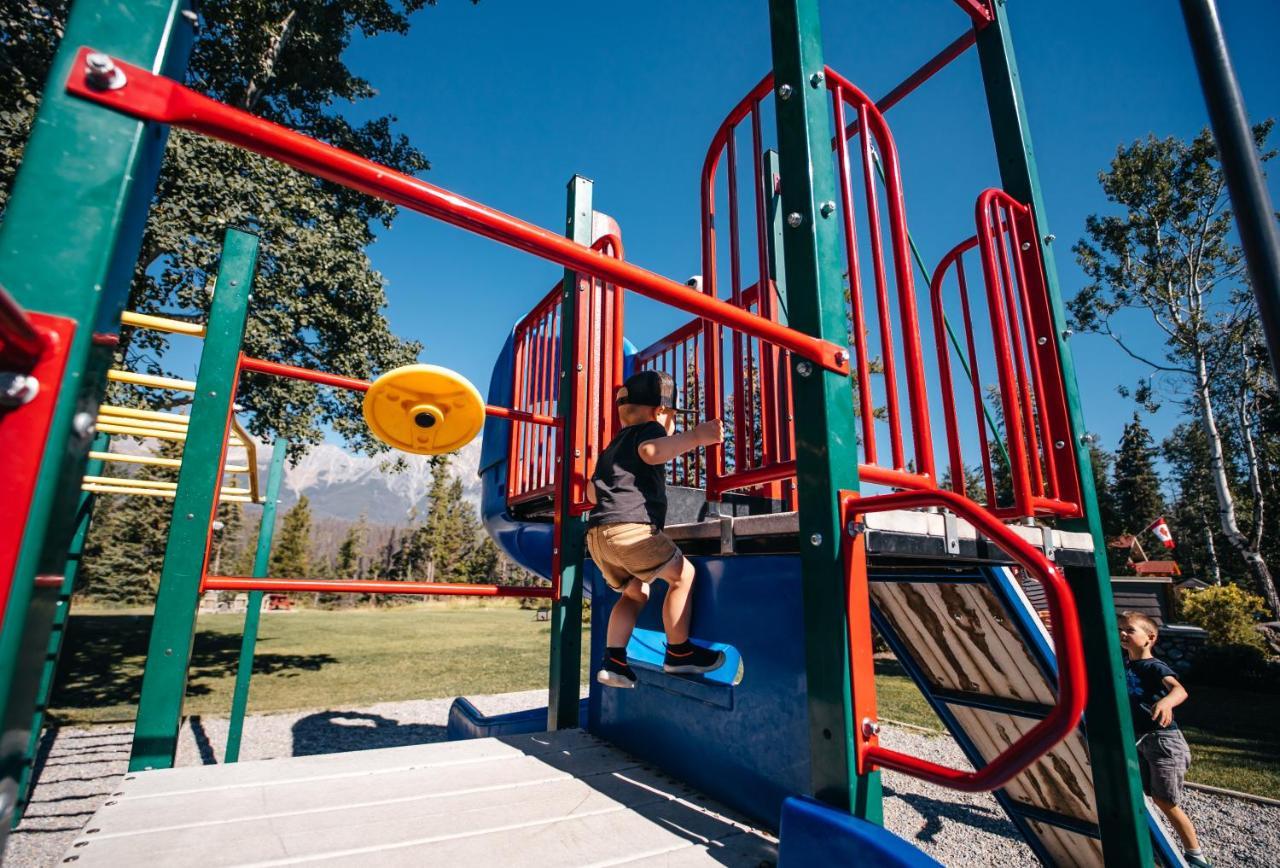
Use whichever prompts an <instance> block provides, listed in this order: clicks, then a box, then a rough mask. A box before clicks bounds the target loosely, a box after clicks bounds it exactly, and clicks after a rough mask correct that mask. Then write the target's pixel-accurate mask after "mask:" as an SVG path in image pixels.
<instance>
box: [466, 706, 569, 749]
mask: <svg viewBox="0 0 1280 868" xmlns="http://www.w3.org/2000/svg"><path fill="white" fill-rule="evenodd" d="M578 714H579V719H581V718H585V717H586V715H587V701H586V700H585V699H584V700H582V708H581V709H580V710H579V712H578ZM546 730H547V709H546V708H545V707H544V708H530V709H527V710H525V711H513V712H510V713H509V714H494V715H484V714H481V713H480V710H479V709H478V708H476V707H475V706H474V705H472V704H471V702H470V701H468V700H467V699H466V698H465V697H462V696H459V697H458V698H457V699H455V700H454V701H453V705H451V706H450V707H449V723H448V728H447V730H446V735H447V738H448V739H449V741H462V740H463V739H468V738H491V737H493V736H498V735H519V734H521V733H526V732H546Z"/></svg>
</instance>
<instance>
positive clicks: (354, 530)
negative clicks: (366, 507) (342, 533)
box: [336, 513, 369, 579]
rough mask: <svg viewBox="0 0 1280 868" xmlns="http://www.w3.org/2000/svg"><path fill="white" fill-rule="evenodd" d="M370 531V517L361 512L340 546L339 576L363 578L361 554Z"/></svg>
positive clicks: (337, 565)
mask: <svg viewBox="0 0 1280 868" xmlns="http://www.w3.org/2000/svg"><path fill="white" fill-rule="evenodd" d="M368 533H369V523H368V518H367V516H366V515H365V514H364V513H360V519H359V520H358V521H357V522H356V523H355V524H353V525H351V527H350V528H348V529H347V535H346V537H345V538H344V539H343V540H342V545H340V546H338V562H337V564H336V567H337V572H338V577H339V578H343V579H362V578H364V576H362V575H360V564H361V559H360V554H361V552H363V551H364V547H365V542H366V537H367V536H368Z"/></svg>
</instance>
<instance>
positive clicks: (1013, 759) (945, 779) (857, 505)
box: [840, 489, 1088, 792]
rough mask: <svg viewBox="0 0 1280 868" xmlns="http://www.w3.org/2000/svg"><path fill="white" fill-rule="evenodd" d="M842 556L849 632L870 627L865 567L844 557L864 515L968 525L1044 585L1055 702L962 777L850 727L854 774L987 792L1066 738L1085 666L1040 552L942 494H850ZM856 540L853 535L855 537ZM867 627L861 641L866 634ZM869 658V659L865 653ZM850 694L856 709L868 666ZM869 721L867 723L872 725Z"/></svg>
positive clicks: (1062, 586) (844, 502) (845, 496)
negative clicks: (944, 516) (926, 516)
mask: <svg viewBox="0 0 1280 868" xmlns="http://www.w3.org/2000/svg"><path fill="white" fill-rule="evenodd" d="M840 501H841V507H842V513H843V521H842V525H843V527H844V528H845V531H844V547H843V548H844V551H845V553H846V562H845V564H846V590H847V601H848V607H849V611H848V617H849V623H850V630H852V629H853V625H854V624H864V623H865V624H868V626H869V622H870V616H869V609H870V593H869V589H868V587H867V571H866V568H865V564H863V565H862V568H861V569H858V564H856V563H855V562H854V560H853V558H852V557H851V556H852V555H853V553H855V551H856V550H857V548H858V539H857V538H856V537H855V535H853V534H851V533H850V531H851V530H853V531H856V530H857V529H858V527H859V522H860V519H861V516H863V515H865V514H867V513H869V512H884V511H887V510H894V509H914V508H919V507H926V506H941V507H944V508H946V509H949V510H951V511H952V512H954V513H955V514H956V515H958V516H960V517H961V518H963V519H965V520H966V521H968V522H969V523H970V524H972V525H973V526H974V528H975V529H976V530H977V531H978V532H979V533H981V534H983V535H984V536H986V537H987V538H988V539H990V540H991V541H992V542H993V543H995V544H996V545H997V546H999V547H1000V548H1001V549H1003V550H1004V551H1005V552H1006V553H1007V554H1009V555H1010V556H1011V557H1012V558H1013V559H1014V560H1015V561H1016V562H1017V563H1018V564H1020V565H1021V566H1022V567H1023V569H1025V570H1026V571H1027V573H1028V574H1029V575H1031V577H1032V578H1034V579H1035V580H1036V581H1038V582H1039V583H1040V584H1041V585H1043V586H1044V590H1045V599H1046V600H1047V601H1048V603H1049V622H1050V630H1051V633H1052V636H1053V647H1054V652H1055V654H1056V656H1057V665H1058V684H1057V687H1058V701H1057V703H1056V704H1055V705H1054V706H1053V708H1052V709H1051V710H1050V712H1049V713H1048V715H1046V716H1045V717H1044V718H1043V719H1042V720H1040V721H1039V722H1037V723H1036V725H1035V726H1033V727H1032V728H1031V729H1029V730H1027V732H1026V733H1025V734H1024V735H1022V736H1021V737H1020V738H1019V739H1018V740H1017V741H1015V742H1014V743H1013V744H1012V745H1010V746H1009V747H1008V748H1006V749H1005V750H1004V751H1003V752H1002V753H1000V754H999V755H998V756H996V757H995V758H993V759H992V760H990V761H989V762H988V763H987V764H986V765H984V766H983V767H982V768H980V769H978V770H977V771H971V772H966V771H961V770H960V769H953V768H948V767H946V766H942V765H938V764H937V763H932V762H929V761H928V760H923V759H920V758H919V757H914V756H910V755H908V754H904V753H900V752H898V751H894V750H889V749H887V748H883V747H880V746H879V744H877V743H875V740H874V736H873V731H872V730H871V729H864V728H863V727H862V726H861V721H860V720H858V721H856V722H855V724H856V725H855V730H857V731H856V732H855V734H854V744H855V749H856V752H857V762H858V772H859V773H860V774H866V773H867V772H869V771H871V770H873V769H874V768H877V767H879V768H886V769H893V770H894V771H899V772H902V773H903V774H908V775H911V776H912V777H917V778H920V779H922V780H926V781H930V782H931V783H935V784H939V785H941V786H945V787H950V788H952V789H957V790H962V791H965V792H980V791H984V790H994V789H996V788H998V787H1000V786H1003V785H1004V784H1006V783H1008V782H1009V781H1010V780H1011V779H1012V778H1014V777H1015V776H1017V775H1018V774H1021V773H1022V772H1023V771H1025V770H1026V769H1027V768H1028V767H1030V766H1031V764H1032V763H1034V762H1035V761H1036V760H1037V759H1039V758H1040V757H1041V756H1043V755H1044V754H1045V753H1047V752H1048V751H1049V750H1050V749H1051V748H1052V747H1053V746H1054V745H1056V744H1058V743H1059V742H1060V741H1062V740H1063V739H1064V738H1066V737H1067V736H1068V735H1070V734H1071V732H1072V731H1073V730H1074V729H1075V728H1076V725H1077V724H1078V723H1079V721H1080V717H1081V715H1083V714H1084V707H1085V702H1086V701H1087V699H1088V679H1087V676H1086V673H1085V667H1084V644H1083V642H1082V640H1081V637H1080V620H1079V617H1078V615H1077V613H1076V604H1075V597H1074V595H1073V594H1072V593H1071V587H1070V586H1069V585H1068V584H1067V580H1066V577H1065V576H1063V574H1062V571H1061V570H1060V569H1059V568H1058V567H1057V565H1055V564H1054V563H1053V562H1052V561H1050V560H1049V559H1048V558H1046V557H1045V556H1044V553H1043V552H1041V551H1040V550H1039V549H1037V548H1035V547H1034V546H1032V545H1031V544H1030V543H1028V542H1027V541H1026V540H1024V539H1022V537H1020V536H1018V535H1017V534H1016V533H1015V532H1014V531H1013V530H1011V529H1010V528H1008V527H1006V526H1005V525H1004V524H1002V523H1001V522H1000V520H999V519H997V518H996V517H995V516H994V515H992V514H991V513H990V512H988V511H986V510H984V509H983V508H982V507H980V506H978V505H977V504H975V503H974V502H973V501H971V500H969V499H967V498H965V497H962V496H961V495H959V494H956V493H955V492H953V491H948V490H946V489H935V490H933V491H902V492H896V493H894V494H883V495H877V496H875V497H867V498H859V497H858V496H857V494H855V493H853V492H847V491H846V492H841V497H840ZM858 536H860V534H858ZM869 632H870V631H869V629H868V631H867V634H866V635H869ZM867 656H868V658H869V656H870V655H867ZM851 681H852V684H851V689H852V692H853V696H854V701H855V703H856V702H858V699H857V697H858V696H859V695H860V694H861V695H864V696H865V695H868V694H869V695H871V696H874V695H875V673H874V670H873V669H872V667H870V666H867V665H864V666H862V667H858V666H854V668H853V671H852V674H851ZM873 722H874V720H873Z"/></svg>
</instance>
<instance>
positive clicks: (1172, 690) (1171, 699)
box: [1151, 675, 1188, 726]
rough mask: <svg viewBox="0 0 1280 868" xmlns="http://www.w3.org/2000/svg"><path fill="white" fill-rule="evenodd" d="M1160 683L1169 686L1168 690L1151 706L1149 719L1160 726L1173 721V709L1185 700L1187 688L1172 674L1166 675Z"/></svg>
mask: <svg viewBox="0 0 1280 868" xmlns="http://www.w3.org/2000/svg"><path fill="white" fill-rule="evenodd" d="M1160 683H1161V684H1163V685H1164V686H1165V687H1167V688H1169V692H1168V693H1166V694H1165V695H1164V697H1163V698H1161V699H1160V701H1159V702H1157V703H1156V704H1155V705H1153V706H1151V719H1152V720H1154V721H1155V722H1156V723H1158V724H1160V725H1161V726H1168V725H1169V724H1170V723H1171V722H1172V721H1173V710H1174V709H1175V708H1177V707H1178V706H1179V705H1181V704H1182V703H1184V702H1186V701H1187V696H1188V694H1187V688H1185V687H1183V686H1182V682H1181V681H1179V680H1178V679H1176V678H1174V677H1173V676H1172V675H1166V676H1165V677H1164V679H1163V680H1162V681H1161V682H1160Z"/></svg>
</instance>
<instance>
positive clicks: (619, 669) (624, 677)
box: [596, 654, 636, 688]
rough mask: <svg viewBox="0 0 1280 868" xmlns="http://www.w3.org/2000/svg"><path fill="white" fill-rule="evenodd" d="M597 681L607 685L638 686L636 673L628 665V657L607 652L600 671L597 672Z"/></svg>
mask: <svg viewBox="0 0 1280 868" xmlns="http://www.w3.org/2000/svg"><path fill="white" fill-rule="evenodd" d="M596 681H599V682H600V683H601V684H603V685H604V686H605V687H622V688H629V687H635V686H636V673H635V672H634V671H633V670H632V669H631V667H630V666H628V665H627V658H626V657H622V658H618V657H616V656H614V655H613V654H605V655H604V662H603V663H601V664H600V671H599V672H597V673H596Z"/></svg>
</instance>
